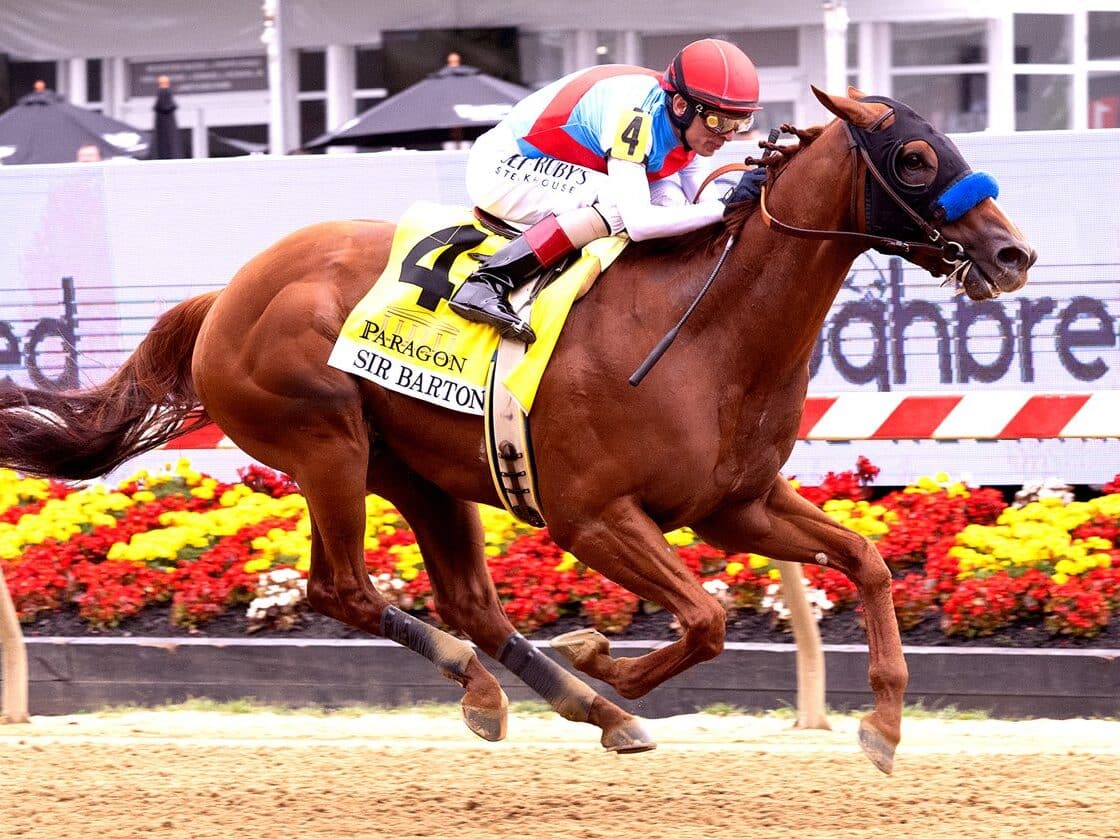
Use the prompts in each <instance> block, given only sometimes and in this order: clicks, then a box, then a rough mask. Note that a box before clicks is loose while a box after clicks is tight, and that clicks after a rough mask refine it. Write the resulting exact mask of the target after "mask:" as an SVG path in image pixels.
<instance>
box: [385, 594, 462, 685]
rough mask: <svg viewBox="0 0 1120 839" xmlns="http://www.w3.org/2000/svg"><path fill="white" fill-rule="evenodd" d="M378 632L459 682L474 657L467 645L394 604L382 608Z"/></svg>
mask: <svg viewBox="0 0 1120 839" xmlns="http://www.w3.org/2000/svg"><path fill="white" fill-rule="evenodd" d="M381 634H382V635H383V636H384V637H386V638H388V639H389V640H390V641H396V642H397V643H398V644H400V645H401V646H402V647H408V648H409V649H410V650H412V651H414V652H418V653H420V655H422V656H424V658H426V659H428V661H430V662H432V664H434V665H435V666H436V667H438V668H439V670H440V672H441V673H443V675H444V676H446V677H447V678H449V679H451V680H452V681H459V680H460V679H461V677H462V676H464V675H465V674H466V672H467V665H468V664H469V663H470V660H471V659H472V658H473V657H474V649H473V648H472V647H471V645H470V644H468V643H466V642H465V641H460V640H459V639H458V638H453V637H452V636H450V635H448V634H447V633H446V632H443V631H442V630H439V629H436V628H435V627H434V626H430V625H429V624H426V623H424V622H423V621H421V620H417V619H416V618H414V617H413V616H412V615H410V614H408V613H406V612H402V611H401V610H400V609H398V608H397V607H396V606H386V607H385V608H384V609H383V610H382V612H381Z"/></svg>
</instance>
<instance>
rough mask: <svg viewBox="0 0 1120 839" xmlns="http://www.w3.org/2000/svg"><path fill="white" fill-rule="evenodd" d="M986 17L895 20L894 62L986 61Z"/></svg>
mask: <svg viewBox="0 0 1120 839" xmlns="http://www.w3.org/2000/svg"><path fill="white" fill-rule="evenodd" d="M987 61H988V29H987V23H986V22H985V21H982V20H980V21H952V22H948V23H933V22H923V23H894V24H891V63H892V64H893V65H894V66H895V67H923V66H944V65H953V64H985V63H986V62H987Z"/></svg>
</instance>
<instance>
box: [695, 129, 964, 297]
mask: <svg viewBox="0 0 1120 839" xmlns="http://www.w3.org/2000/svg"><path fill="white" fill-rule="evenodd" d="M893 113H894V111H893V109H888V110H886V111H884V112H883V113H882V114H881V115H880V116H879V117H878V119H876V120H875V122H874V123H873V124H872V125H871V126H869V127H868V130H869V131H872V130H874V129H875V128H876V127H877V126H878V125H879V124H881V123H882V122H883V121H884V120H885V119H886V118H887V117H889V116H891V115H892V114H893ZM782 128H783V130H784V131H786V132H787V133H792V131H793V129H792V126H783V127H782ZM844 128H845V130H846V131H847V133H848V148H849V150H850V151H851V153H853V154H855V155H856V165H855V166H853V167H852V201H853V205H854V204H855V202H856V200H857V198H858V196H859V195H860V194H862V191H861V190H860V188H859V187H860V179H861V177H862V178H865V179H866V178H867V177H868V176H869V177H871V178H873V179H874V181H875V183H876V184H877V185H878V186H879V188H880V189H881V190H882V191H883V194H884V195H886V197H887V198H889V199H890V201H891V202H892V204H893V206H894V207H895V208H897V209H898V210H901V211H902V212H903V213H904V214H905V215H906V217H907V218H908V219H909V220H910V222H911V223H912V224H913V225H914V226H915V227H916V228H917V230H918V231H920V233H921V234H922V235H923V236H924V237H925V241H920V240H910V239H903V238H899V237H895V236H880V235H876V234H874V233H867V232H864V231H862V230H861V231H855V230H820V229H816V228H809V227H798V226H796V225H792V224H787V223H786V222H783V221H781V220H780V219H778V218H775V217H774V215H773V214H772V213H771V212H770V210H769V208H768V207H767V205H766V197H767V193H768V191H769V190H768V187H767V186H763V187H762V189H761V195H760V196H759V201H758V209H759V214H760V216H761V218H762V221H763V223H764V224H765V225H766V226H767V227H769V228H770V229H772V230H776V231H778V232H779V233H784V234H785V235H787V236H793V237H796V238H799V239H818V240H820V239H827V240H837V241H848V242H856V243H859V244H860V245H862V246H863V247H864V248H874V249H875V250H877V251H879V252H880V253H885V254H888V255H892V256H907V257H909V256H923V255H924V256H927V257H933V258H935V259H937V260H939V261H940V262H941V263H942V264H944V265H945V266H946V270H944V271H942V273H944V274H946V275H947V276H946V279H945V283H953V284H954V285H955V286H956V287H957V288H958V290H959V288H960V286H961V284H962V282H963V281H964V278H965V276H966V275H967V274H968V270H969V268H971V267H972V261H971V260H970V259H968V258H967V256H966V254H965V249H964V247H963V246H962V245H961V244H960V243H959V242H954V241H951V240H949V239H946V238H945V237H944V236H943V235H942V234H941V231H939V230H938V229H937V228H935V227H934V226H933V225H932V224H930V223H929V222H928V221H926V220H925V219H923V218H922V217H921V216H920V215H919V214H918V213H917V212H916V211H915V210H914V209H913V208H912V207H911V206H910V205H909V204H908V203H907V202H906V201H905V200H904V199H903V198H902V196H900V195H899V194H898V191H897V190H896V189H895V188H894V187H893V186H892V185H891V184H890V182H889V181H888V179H887V178H886V177H885V176H884V175H883V173H882V172H881V171H880V169H879V167H878V166H876V164H875V162H874V161H873V160H872V159H871V155H870V154H869V153H868V151H867V148H866V147H865V146H864V145H863V144H862V143H860V142H859V139H858V137H857V136H856V134H855V133H854V132H853V131H852V129H851V126H850V125H849V124H848V123H847V122H845V123H844ZM777 136H778V131H777V129H775V130H773V131H771V139H770V140H769V142H770V143H773V142H774V141H775V140H776V139H777ZM764 160H765V156H764V158H763V161H764ZM763 161H760V165H761V164H762V162H763ZM748 168H750V167H749V166H748V165H747V164H745V163H729V164H726V165H724V166H721V167H719V168H718V169H716V170H715V171H713V172H712V173H711V174H710V175H709V176H708V177H707V178H706V179H705V180H704V182H703V184H701V186H700V190H699V192H697V197H699V194H700V192H703V190H704V188H705V187H707V186H708V184H709V183H711V182H712V181H714V180H715V179H716V178H718V177H721V176H722V175H725V174H727V173H728V172H732V171H745V170H747V169H748ZM853 215H854V216H855V217H856V218H857V219H859V220H860V221H861V222H862V221H863V219H864V214H863V213H860V212H854V213H853Z"/></svg>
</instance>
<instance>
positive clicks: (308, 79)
mask: <svg viewBox="0 0 1120 839" xmlns="http://www.w3.org/2000/svg"><path fill="white" fill-rule="evenodd" d="M326 89H327V54H326V52H324V51H323V50H300V51H299V92H300V93H311V92H316V91H323V90H326Z"/></svg>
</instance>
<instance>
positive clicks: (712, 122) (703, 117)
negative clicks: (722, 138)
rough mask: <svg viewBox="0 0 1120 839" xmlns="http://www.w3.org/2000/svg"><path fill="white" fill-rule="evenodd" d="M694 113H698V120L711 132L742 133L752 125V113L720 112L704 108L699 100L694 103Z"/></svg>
mask: <svg viewBox="0 0 1120 839" xmlns="http://www.w3.org/2000/svg"><path fill="white" fill-rule="evenodd" d="M695 107H696V113H698V114H699V115H700V121H701V122H702V123H703V124H704V127H705V128H707V129H708V130H709V131H711V132H712V133H713V134H726V133H727V132H728V131H732V132H734V133H735V134H742V133H743V132H745V131H750V130H751V126H752V125H754V114H753V113H750V114H747V115H746V116H734V117H733V116H731V115H730V114H724V113H720V112H719V111H713V110H711V109H708V108H705V107H704V106H703V105H701V104H700V103H699V102H697V103H696V104H695Z"/></svg>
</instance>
